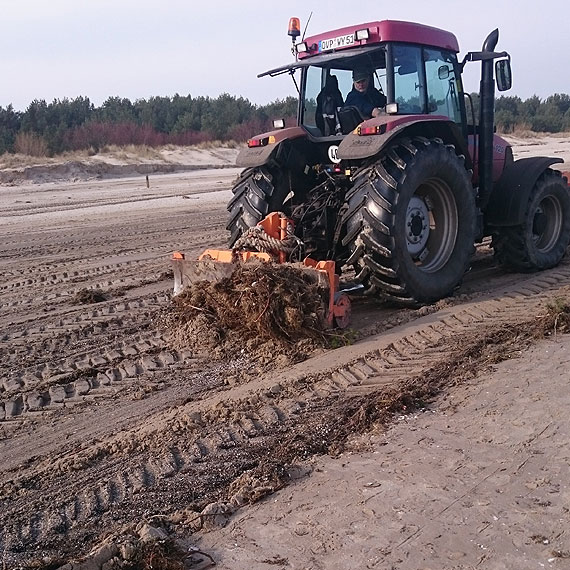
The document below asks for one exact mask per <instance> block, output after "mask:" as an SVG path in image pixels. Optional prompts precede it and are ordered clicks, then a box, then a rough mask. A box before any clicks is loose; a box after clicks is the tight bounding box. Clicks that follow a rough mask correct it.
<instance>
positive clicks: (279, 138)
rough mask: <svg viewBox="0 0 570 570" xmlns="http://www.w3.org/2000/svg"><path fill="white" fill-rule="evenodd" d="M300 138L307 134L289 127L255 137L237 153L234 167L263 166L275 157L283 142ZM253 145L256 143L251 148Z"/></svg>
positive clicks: (301, 129) (297, 128) (299, 128)
mask: <svg viewBox="0 0 570 570" xmlns="http://www.w3.org/2000/svg"><path fill="white" fill-rule="evenodd" d="M300 137H307V132H306V131H305V129H303V128H302V127H289V128H287V129H278V130H275V131H270V132H267V133H263V134H261V135H256V136H254V137H252V138H251V139H249V140H248V141H247V144H248V146H247V147H245V148H243V149H241V150H240V152H239V153H238V155H237V158H236V166H240V167H242V168H255V167H257V166H263V165H264V164H266V163H267V162H269V160H270V159H271V158H272V157H274V156H275V154H276V153H277V149H278V148H279V146H280V145H281V144H282V143H283V142H284V141H286V140H292V139H298V138H300ZM255 143H258V146H253V144H255ZM250 145H252V146H250Z"/></svg>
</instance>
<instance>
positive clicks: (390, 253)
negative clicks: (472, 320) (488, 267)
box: [343, 137, 476, 306]
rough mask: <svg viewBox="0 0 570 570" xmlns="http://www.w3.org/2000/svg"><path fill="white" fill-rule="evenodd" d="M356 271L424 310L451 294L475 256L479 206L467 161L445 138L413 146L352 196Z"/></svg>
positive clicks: (364, 178) (350, 237) (371, 173)
mask: <svg viewBox="0 0 570 570" xmlns="http://www.w3.org/2000/svg"><path fill="white" fill-rule="evenodd" d="M347 202H348V210H347V212H346V215H345V221H346V227H347V235H346V237H345V239H344V241H343V244H344V245H348V246H349V248H350V250H351V256H350V258H349V259H348V262H347V263H348V264H352V265H353V266H354V267H355V269H356V271H357V279H359V280H360V281H361V282H362V283H363V284H364V285H366V286H368V287H369V288H371V289H373V290H374V291H375V292H376V293H377V294H379V295H380V296H381V297H383V298H385V299H388V300H391V301H393V302H395V303H397V304H399V305H407V306H417V305H418V304H422V303H431V302H434V301H437V300H438V299H441V298H442V297H445V296H447V295H449V294H450V293H451V292H452V291H453V290H454V289H455V287H457V285H458V284H459V283H460V281H461V279H462V277H463V275H464V273H465V271H466V270H467V268H468V266H469V262H470V258H471V255H472V253H473V251H474V236H475V224H476V207H475V197H474V193H473V188H472V185H471V179H470V174H469V172H468V171H467V170H466V169H465V165H464V157H463V156H458V155H457V154H456V152H455V147H454V146H453V145H444V144H443V142H442V141H441V140H440V139H431V140H429V139H425V138H422V137H418V138H414V139H412V140H409V139H406V140H402V141H401V142H399V143H396V144H394V145H393V146H391V147H389V148H388V149H387V151H386V152H385V153H384V154H383V155H382V156H381V157H380V159H379V160H378V161H377V162H375V163H374V164H372V165H371V166H370V167H368V168H366V169H364V170H363V171H362V172H361V173H360V174H359V175H357V177H356V180H355V183H354V186H353V188H352V189H351V190H350V191H349V193H348V194H347Z"/></svg>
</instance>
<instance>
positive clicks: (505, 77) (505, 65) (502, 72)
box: [495, 59, 513, 91]
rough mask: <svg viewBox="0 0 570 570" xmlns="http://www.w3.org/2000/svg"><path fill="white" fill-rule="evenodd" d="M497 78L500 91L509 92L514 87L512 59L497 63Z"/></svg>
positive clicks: (501, 60) (500, 60)
mask: <svg viewBox="0 0 570 570" xmlns="http://www.w3.org/2000/svg"><path fill="white" fill-rule="evenodd" d="M495 77H496V78H497V89H498V90H499V91H508V90H509V89H510V88H511V87H512V85H513V76H512V73H511V60H510V59H499V60H497V61H496V62H495Z"/></svg>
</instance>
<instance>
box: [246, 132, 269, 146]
mask: <svg viewBox="0 0 570 570" xmlns="http://www.w3.org/2000/svg"><path fill="white" fill-rule="evenodd" d="M274 142H275V137H274V136H273V135H270V136H268V137H264V138H262V139H249V140H248V141H247V146H248V147H249V148H255V147H258V146H267V145H268V144H273V143H274Z"/></svg>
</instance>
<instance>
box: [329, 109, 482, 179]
mask: <svg viewBox="0 0 570 570" xmlns="http://www.w3.org/2000/svg"><path fill="white" fill-rule="evenodd" d="M360 127H377V129H378V134H373V135H359V134H358V128H357V129H355V130H354V131H353V132H352V133H350V134H349V135H347V136H346V137H345V138H344V140H343V141H342V142H341V143H340V145H339V147H338V152H337V156H338V158H340V159H341V160H355V159H364V158H370V157H372V156H375V155H377V154H378V153H379V152H380V151H381V150H383V149H384V148H385V147H386V146H387V145H388V144H389V143H391V142H392V141H393V140H394V139H395V138H396V137H400V136H406V137H417V136H422V137H426V138H440V139H442V140H443V141H444V142H445V143H447V144H453V145H455V147H456V148H457V150H458V153H459V154H462V155H464V156H465V167H466V168H473V164H472V160H471V155H470V153H469V148H468V147H467V142H466V140H465V137H464V136H463V133H462V131H461V128H460V126H459V125H458V124H457V123H455V122H453V121H451V120H450V119H449V118H448V117H444V116H440V115H384V116H380V117H376V118H374V119H368V120H367V121H364V122H363V123H361V125H360Z"/></svg>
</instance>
